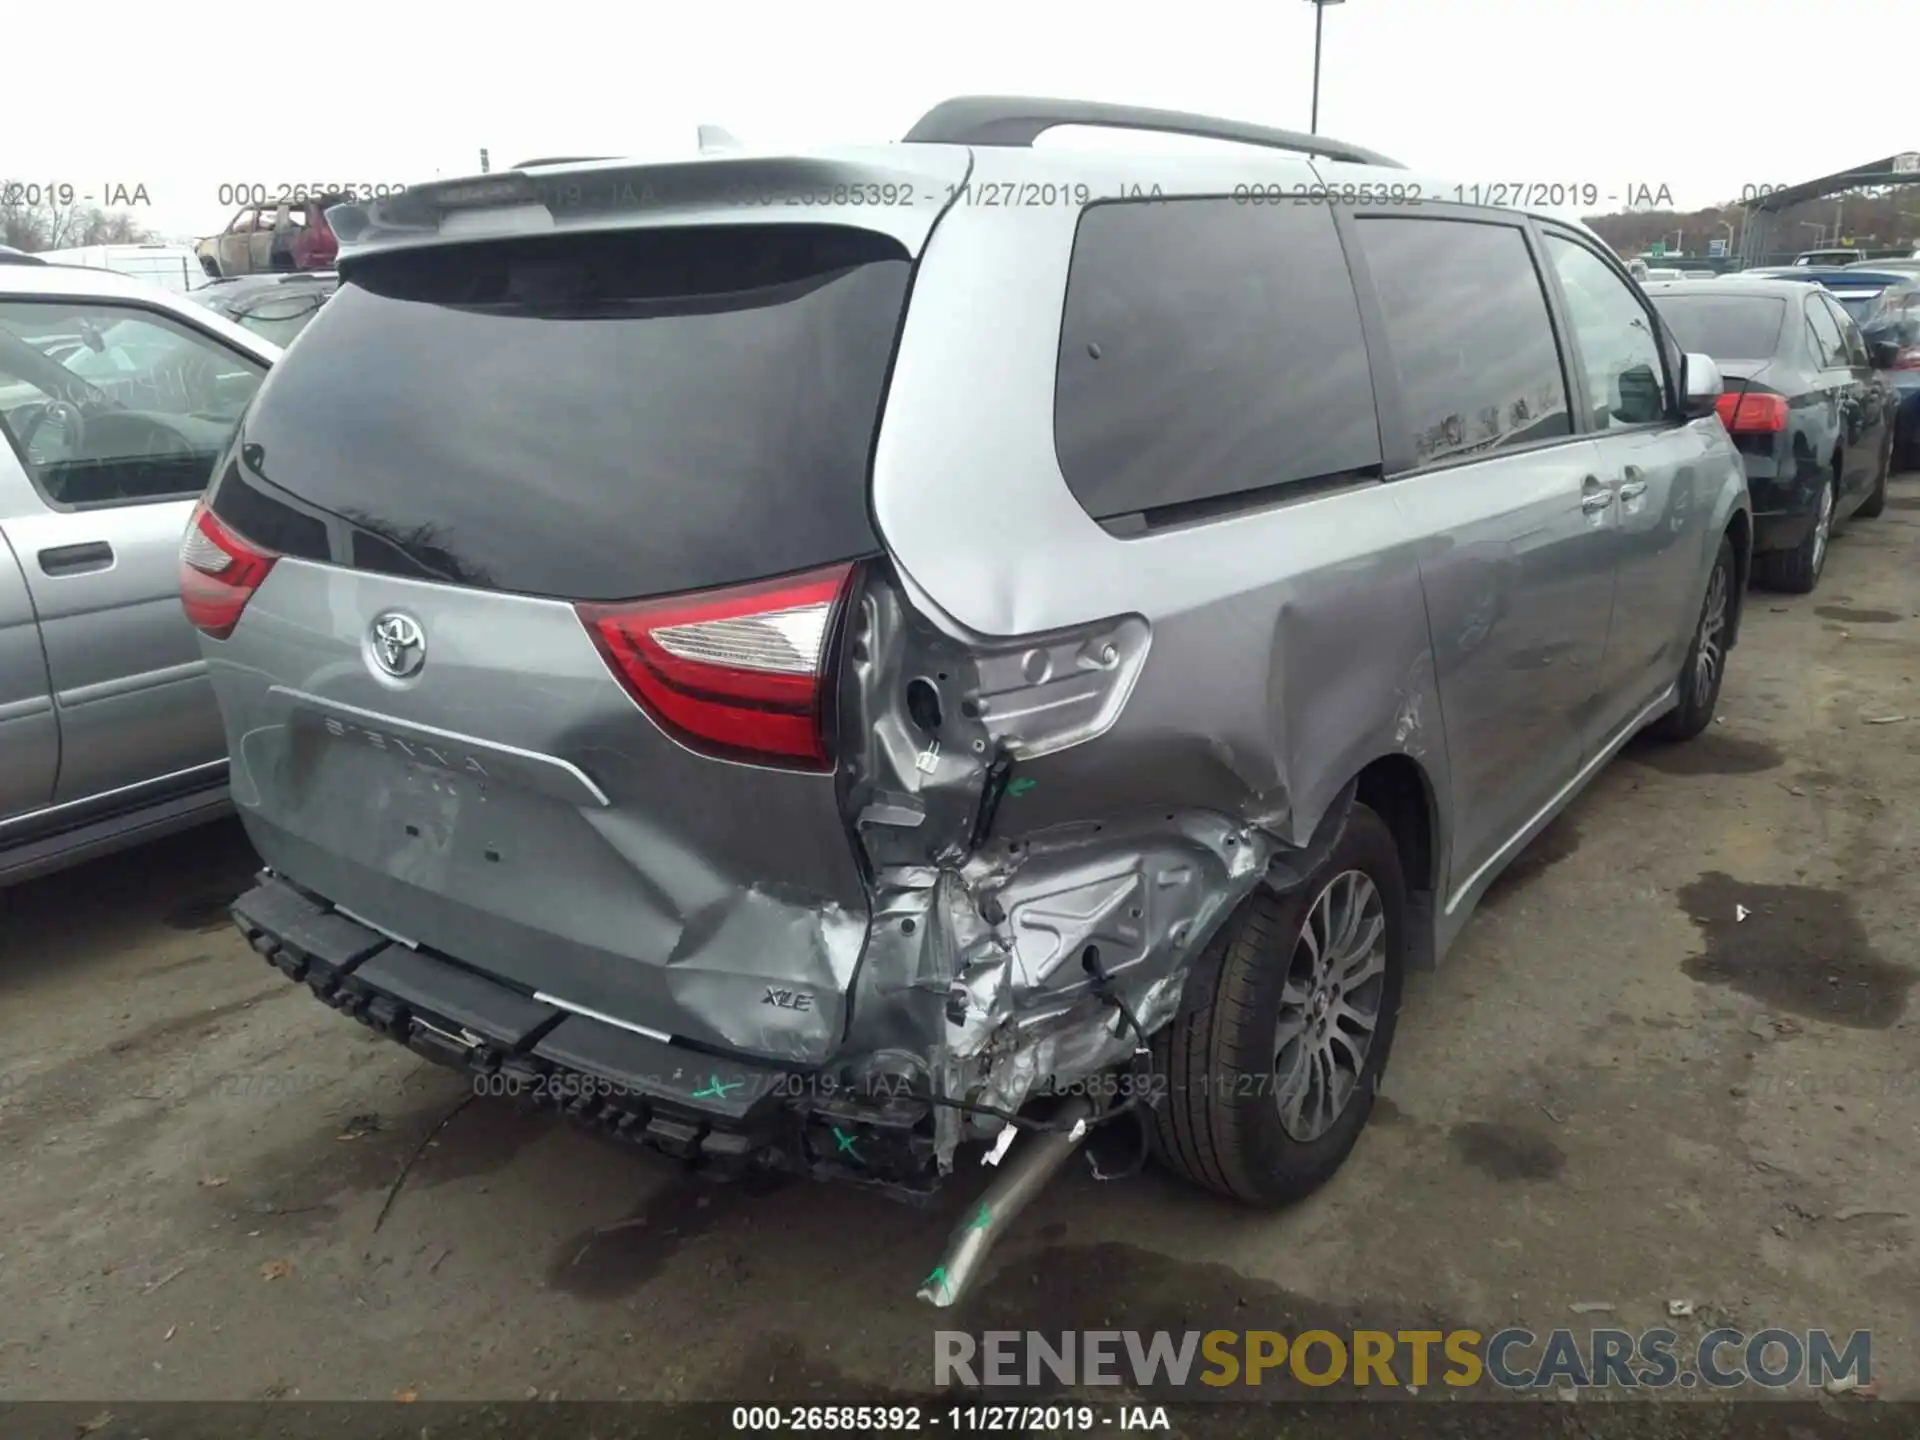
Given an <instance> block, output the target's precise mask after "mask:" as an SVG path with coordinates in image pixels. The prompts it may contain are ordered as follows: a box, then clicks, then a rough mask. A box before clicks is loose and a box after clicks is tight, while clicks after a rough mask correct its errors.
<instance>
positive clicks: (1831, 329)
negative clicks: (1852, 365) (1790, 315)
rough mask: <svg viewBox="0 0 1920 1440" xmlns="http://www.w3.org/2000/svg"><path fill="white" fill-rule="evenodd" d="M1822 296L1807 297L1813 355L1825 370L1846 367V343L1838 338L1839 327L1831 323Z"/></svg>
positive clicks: (1830, 317)
mask: <svg viewBox="0 0 1920 1440" xmlns="http://www.w3.org/2000/svg"><path fill="white" fill-rule="evenodd" d="M1825 299H1826V297H1825V296H1822V295H1809V296H1808V297H1807V324H1808V325H1810V326H1811V327H1812V328H1813V354H1814V358H1815V359H1816V360H1818V361H1819V362H1820V366H1821V368H1822V369H1825V370H1833V369H1841V370H1844V369H1845V368H1846V367H1847V342H1846V341H1845V340H1842V339H1841V338H1840V327H1839V326H1838V325H1836V324H1834V322H1833V315H1832V313H1831V312H1830V311H1829V310H1828V309H1827V307H1826V305H1825V303H1824V301H1825Z"/></svg>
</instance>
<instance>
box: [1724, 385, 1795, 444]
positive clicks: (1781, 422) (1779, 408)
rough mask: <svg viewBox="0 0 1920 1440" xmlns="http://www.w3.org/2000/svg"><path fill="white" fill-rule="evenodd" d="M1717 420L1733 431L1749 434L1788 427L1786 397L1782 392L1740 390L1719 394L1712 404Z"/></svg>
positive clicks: (1734, 432) (1736, 433)
mask: <svg viewBox="0 0 1920 1440" xmlns="http://www.w3.org/2000/svg"><path fill="white" fill-rule="evenodd" d="M1713 408H1714V409H1715V410H1716V411H1717V412H1718V413H1719V415H1720V423H1721V424H1722V425H1725V426H1726V427H1727V430H1728V432H1729V433H1731V434H1734V435H1752V434H1756V433H1766V432H1770V431H1778V430H1784V429H1786V428H1787V400H1786V397H1785V396H1784V395H1766V394H1757V393H1755V392H1754V391H1752V390H1741V391H1737V392H1733V393H1729V394H1725V395H1722V396H1721V397H1720V398H1719V400H1717V401H1715V402H1714V407H1713Z"/></svg>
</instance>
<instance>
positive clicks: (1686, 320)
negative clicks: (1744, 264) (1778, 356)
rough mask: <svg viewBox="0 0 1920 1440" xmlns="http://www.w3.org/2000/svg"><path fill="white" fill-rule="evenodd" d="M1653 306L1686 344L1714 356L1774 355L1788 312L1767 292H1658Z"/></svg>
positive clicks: (1757, 357) (1752, 357)
mask: <svg viewBox="0 0 1920 1440" xmlns="http://www.w3.org/2000/svg"><path fill="white" fill-rule="evenodd" d="M1653 308H1654V309H1656V310H1658V311H1659V312H1660V318H1661V319H1662V320H1664V321H1666V322H1667V328H1668V329H1670V330H1672V331H1673V335H1674V338H1675V339H1676V340H1678V341H1679V342H1680V348H1681V349H1682V350H1690V351H1692V352H1694V353H1695V354H1698V355H1711V356H1712V357H1713V358H1714V359H1715V360H1771V359H1772V358H1773V355H1774V351H1775V350H1776V349H1777V348H1778V345H1779V341H1780V326H1781V323H1782V322H1783V321H1784V320H1785V319H1786V316H1787V304H1786V301H1784V300H1778V299H1775V298H1773V297H1771V296H1767V295H1660V296H1656V297H1655V298H1654V302H1653Z"/></svg>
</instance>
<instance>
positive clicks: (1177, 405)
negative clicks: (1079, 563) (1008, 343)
mask: <svg viewBox="0 0 1920 1440" xmlns="http://www.w3.org/2000/svg"><path fill="white" fill-rule="evenodd" d="M1054 442H1055V448H1056V450H1057V452H1058V455H1059V460H1060V468H1061V471H1062V473H1063V474H1064V475H1065V476H1066V480H1067V484H1068V486H1069V487H1070V488H1071V489H1072V491H1073V493H1074V496H1075V497H1076V498H1077V499H1078V500H1079V501H1080V504H1081V505H1082V506H1083V507H1084V508H1085V509H1086V510H1087V512H1088V513H1089V514H1090V515H1092V516H1094V517H1095V518H1096V519H1102V520H1104V519H1110V518H1113V517H1115V516H1121V515H1135V514H1140V513H1142V512H1148V513H1151V512H1154V511H1159V510H1163V509H1164V508H1165V507H1170V506H1178V505H1187V504H1191V503H1192V502H1195V501H1207V500H1215V499H1219V498H1222V497H1227V496H1234V495H1241V494H1245V493H1247V492H1250V491H1263V490H1267V489H1269V488H1270V487H1273V486H1280V485H1287V484H1290V483H1293V482H1297V481H1303V480H1314V479H1324V478H1331V477H1335V476H1340V475H1346V474H1351V473H1354V472H1360V471H1365V470H1367V469H1370V468H1374V469H1377V467H1378V466H1379V464H1380V433H1379V428H1378V426H1377V424H1376V423H1375V419H1374V410H1373V382H1372V379H1371V377H1370V376H1369V374H1368V371H1367V352H1366V346H1365V344H1364V342H1363V341H1362V339H1361V335H1360V313H1359V309H1358V306H1357V305H1356V304H1355V301H1354V298H1353V283H1352V281H1351V279H1350V278H1349V277H1348V274H1347V266H1346V261H1345V259H1344V258H1343V256H1342V254H1341V250H1340V241H1339V237H1338V236H1337V235H1336V233H1335V231H1334V228H1333V219H1332V216H1331V214H1330V213H1329V212H1328V211H1327V210H1326V209H1325V208H1324V207H1321V206H1298V207H1295V206H1280V207H1271V206H1262V205H1243V204H1237V203H1235V202H1234V201H1232V200H1156V201H1149V202H1127V203H1124V204H1106V205H1095V206H1092V207H1090V208H1089V209H1088V210H1087V211H1086V213H1085V214H1084V215H1083V216H1082V217H1081V219H1080V225H1079V229H1078V232H1077V233H1076V235H1075V238H1074V245H1073V261H1072V268H1071V270H1070V272H1069V274H1068V278H1067V294H1066V306H1065V313H1064V316H1063V319H1062V323H1061V329H1060V354H1059V373H1058V378H1057V382H1056V385H1055V391H1054Z"/></svg>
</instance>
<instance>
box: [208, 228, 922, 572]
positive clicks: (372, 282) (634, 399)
mask: <svg viewBox="0 0 1920 1440" xmlns="http://www.w3.org/2000/svg"><path fill="white" fill-rule="evenodd" d="M908 270H909V261H908V258H907V255H906V253H905V252H904V251H903V250H901V249H900V248H899V246H898V245H897V244H896V243H895V242H893V241H892V240H890V239H887V238H886V237H884V236H879V235H875V234H872V233H870V232H866V231H861V230H854V229H846V228H840V227H833V226H807V225H786V226H758V225H737V226H721V227H713V228H698V227H678V228H664V229H655V230H638V231H625V232H614V233H608V234H600V235H584V236H582V235H567V236H539V237H526V238H517V239H513V240H507V241H496V242H490V243H487V244H474V245H467V246H459V247H438V246H435V247H429V248H426V249H423V250H416V251H403V252H397V253H388V254H384V255H382V254H375V255H370V256H367V257H364V258H362V259H361V260H360V261H359V262H358V263H357V264H355V265H352V266H350V267H348V269H347V270H346V272H345V273H344V274H343V277H342V280H343V283H342V284H341V286H340V288H339V290H338V291H336V292H335V294H334V295H333V298H331V299H330V300H328V301H327V302H326V304H325V306H324V307H322V308H321V309H320V311H319V313H318V314H317V315H315V316H314V317H313V318H312V320H311V322H310V323H309V324H308V325H307V326H306V328H305V329H304V330H303V331H302V332H301V335H300V343H299V344H298V345H297V346H295V347H293V349H291V350H290V351H288V353H287V355H286V357H285V359H283V360H282V361H281V362H280V364H279V365H278V366H277V367H276V368H275V370H274V377H273V384H272V385H271V386H269V387H267V389H266V391H265V392H263V394H262V395H261V397H260V403H259V404H258V405H257V406H255V407H254V409H253V410H252V411H251V412H250V414H249V415H248V418H247V423H246V425H245V427H244V428H243V430H242V433H241V436H240V442H239V445H238V447H237V448H236V451H235V453H234V455H233V457H232V459H233V463H232V464H230V465H229V466H228V467H227V468H226V469H225V470H224V471H223V473H222V477H221V479H220V481H219V484H218V487H217V489H216V491H215V499H214V505H215V509H216V511H217V512H218V513H219V514H220V515H221V516H222V517H223V518H225V519H227V520H229V521H230V522H231V523H232V524H233V525H234V526H235V527H236V528H237V529H239V530H240V531H241V533H243V534H249V535H251V537H252V538H253V539H255V540H257V541H259V542H260V543H262V544H265V545H273V546H276V547H277V548H291V549H292V551H293V553H296V554H301V555H303V556H305V557H306V558H310V559H317V560H324V561H330V562H331V563H333V564H337V565H344V566H351V567H355V568H360V569H369V570H379V571H384V572H388V573H392V574H399V575H409V576H413V577H415V578H421V579H438V580H444V581H449V582H452V583H456V584H465V585H474V586H482V587H489V588H497V589H502V590H511V591H517V592H521V593H526V594H533V595H550V596H555V597H559V598H564V599H569V600H617V599H628V598H637V597H642V596H648V595H661V594H671V593H674V592H677V591H683V590H694V589H703V588H707V587H711V586H716V585H724V584H729V583H733V582H737V581H746V580H756V579H761V578H764V577H767V576H772V575H780V574H785V573H788V572H790V571H795V570H803V569H807V568H810V567H812V566H815V565H824V564H828V563H830V562H833V561H836V560H844V559H849V558H852V557H854V556H856V555H861V554H867V553H871V552H873V551H874V550H877V549H878V548H879V542H878V540H877V539H876V537H875V535H874V533H873V529H872V525H871V522H870V521H869V519H868V509H867V472H868V464H869V457H870V452H871V449H872V444H873V437H874V431H875V428H876V425H877V423H878V419H879V413H880V403H881V396H882V392H883V390H884V388H885V384H886V377H887V371H888V366H889V364H890V363H891V360H892V355H893V347H894V342H895V339H896V336H897V333H898V330H899V326H900V320H901V316H902V313H903V309H904V305H905V299H906V292H907V276H908ZM283 497H291V500H292V501H293V502H294V503H292V504H289V503H287V500H286V498H283ZM315 511H321V512H325V513H327V514H330V515H332V516H335V517H338V518H339V519H341V520H344V521H346V522H347V524H345V525H333V526H329V525H324V524H318V523H315V521H314V519H313V518H312V517H313V512H315Z"/></svg>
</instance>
